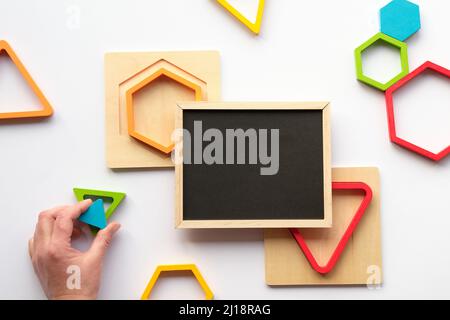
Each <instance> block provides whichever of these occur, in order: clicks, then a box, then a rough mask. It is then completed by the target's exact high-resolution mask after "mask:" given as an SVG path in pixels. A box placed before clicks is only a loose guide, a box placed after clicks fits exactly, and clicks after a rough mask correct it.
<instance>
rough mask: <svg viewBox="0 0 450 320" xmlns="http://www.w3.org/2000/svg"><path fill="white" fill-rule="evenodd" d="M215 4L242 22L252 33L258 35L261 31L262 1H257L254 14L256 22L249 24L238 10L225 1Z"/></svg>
mask: <svg viewBox="0 0 450 320" xmlns="http://www.w3.org/2000/svg"><path fill="white" fill-rule="evenodd" d="M217 2H218V3H219V4H220V5H222V6H223V7H224V8H225V9H227V10H228V11H229V12H230V13H231V14H232V15H233V16H234V17H235V18H236V19H238V20H239V21H240V22H242V23H243V24H244V25H245V26H246V27H247V28H249V29H250V30H251V31H252V32H253V33H255V34H259V31H260V30H261V22H262V17H263V13H264V0H259V4H258V12H257V14H256V21H255V22H251V21H250V20H249V19H247V18H246V17H245V16H244V15H243V14H242V13H241V12H240V11H239V10H237V9H236V8H235V7H234V6H232V5H231V4H230V3H229V2H228V1H227V0H217Z"/></svg>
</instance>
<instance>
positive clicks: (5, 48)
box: [0, 40, 53, 119]
mask: <svg viewBox="0 0 450 320" xmlns="http://www.w3.org/2000/svg"><path fill="white" fill-rule="evenodd" d="M3 52H5V53H6V54H7V55H8V57H9V58H10V59H11V61H12V62H13V63H14V65H15V66H16V68H17V70H19V72H20V74H21V75H22V77H23V78H24V79H25V81H26V82H27V84H28V86H29V87H30V88H31V90H33V92H34V94H35V95H36V96H37V98H38V99H39V102H40V103H41V105H42V109H41V110H35V111H18V112H3V113H0V119H20V118H42V117H49V116H51V115H52V114H53V108H52V107H51V105H50V103H49V102H48V101H47V98H45V96H44V94H43V93H42V91H41V89H39V87H38V86H37V84H36V83H35V82H34V80H33V78H31V75H30V74H29V73H28V71H27V69H25V66H24V65H23V64H22V62H21V61H20V60H19V58H18V57H17V55H16V54H15V52H14V50H13V49H12V48H11V46H10V45H9V44H8V42H6V41H5V40H0V54H2V53H3Z"/></svg>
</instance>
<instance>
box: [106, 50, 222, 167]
mask: <svg viewBox="0 0 450 320" xmlns="http://www.w3.org/2000/svg"><path fill="white" fill-rule="evenodd" d="M158 68H159V69H161V68H164V69H165V70H168V71H170V72H172V73H176V74H177V75H180V76H181V77H183V78H186V79H187V80H189V81H191V82H193V83H195V84H197V85H198V86H199V87H201V89H202V94H203V96H202V100H204V101H209V100H211V101H220V100H221V96H220V56H219V53H218V52H216V51H190V52H131V53H120V52H117V53H107V54H105V97H106V101H105V111H106V162H107V165H108V167H109V168H112V169H115V168H152V167H173V166H174V164H173V163H172V161H171V157H170V155H167V154H164V153H162V152H161V151H159V150H157V149H155V148H153V147H151V146H149V145H146V144H145V143H143V142H141V141H138V140H136V139H134V138H132V137H130V136H129V134H128V125H127V110H126V92H127V91H128V90H129V89H130V88H132V87H133V86H135V85H136V84H137V83H139V82H141V81H143V80H145V79H146V77H149V76H150V75H151V74H154V73H155V71H157V70H158ZM152 86H153V87H152V90H147V91H145V92H143V93H142V94H140V95H139V97H138V98H137V101H136V102H135V104H136V114H135V120H136V122H137V123H136V127H137V128H138V129H139V130H141V132H143V133H144V134H154V135H155V137H157V138H159V139H163V140H164V142H166V141H167V139H168V137H167V136H168V135H169V134H170V131H171V130H172V128H173V127H174V125H175V118H174V112H175V107H176V105H175V102H176V101H189V100H191V98H192V100H193V97H191V94H192V93H191V92H189V90H186V88H183V87H182V86H180V85H179V84H177V83H175V82H173V81H168V80H167V79H159V80H158V81H155V82H154V83H152ZM155 101H156V103H155ZM151 108H159V109H157V110H155V109H151ZM150 112H153V113H152V114H150Z"/></svg>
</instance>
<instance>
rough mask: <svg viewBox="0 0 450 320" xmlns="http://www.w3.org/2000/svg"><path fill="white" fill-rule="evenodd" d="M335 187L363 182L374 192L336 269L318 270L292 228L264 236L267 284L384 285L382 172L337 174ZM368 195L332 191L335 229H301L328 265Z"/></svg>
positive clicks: (346, 170)
mask: <svg viewBox="0 0 450 320" xmlns="http://www.w3.org/2000/svg"><path fill="white" fill-rule="evenodd" d="M332 177H333V182H364V183H366V184H367V185H369V186H370V187H371V189H372V191H373V198H372V201H371V203H370V205H369V207H368V208H367V210H366V212H365V214H364V215H363V217H362V218H361V221H360V222H359V224H358V225H357V227H356V229H355V230H354V232H353V235H352V237H351V238H350V239H349V241H348V243H347V245H346V247H345V249H344V251H343V252H342V254H341V256H340V258H339V260H338V261H337V263H336V265H335V267H334V269H333V270H332V271H331V272H330V273H327V274H325V275H321V274H320V273H318V272H317V271H315V270H314V269H313V268H312V267H311V265H310V263H309V262H308V260H307V259H306V257H305V255H304V253H303V252H302V250H301V249H300V247H299V246H298V244H297V242H296V241H295V240H294V238H293V236H292V235H291V233H290V232H289V230H287V229H268V230H265V231H264V249H265V269H266V283H267V284H268V285H270V286H289V285H366V284H368V283H369V284H371V285H376V284H381V282H382V273H381V270H382V265H381V236H380V182H379V172H378V169H377V168H337V169H333V173H332ZM362 198H363V196H362V195H360V194H357V193H349V192H344V191H343V192H342V193H341V192H335V191H334V192H333V227H332V228H331V229H309V230H305V229H301V231H302V235H303V236H304V238H305V240H306V242H307V244H308V246H309V247H310V249H311V251H312V253H313V254H314V256H315V257H316V260H318V262H319V264H325V263H326V262H327V260H328V259H329V257H330V255H331V253H332V252H333V251H334V249H335V248H336V245H337V242H338V241H339V239H340V238H341V236H342V235H343V233H344V231H345V229H346V228H347V226H348V224H349V221H350V219H351V218H352V217H353V216H354V214H355V212H356V210H357V208H358V206H359V205H360V203H361V201H362Z"/></svg>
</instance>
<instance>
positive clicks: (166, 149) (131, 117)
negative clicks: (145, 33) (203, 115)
mask: <svg viewBox="0 0 450 320" xmlns="http://www.w3.org/2000/svg"><path fill="white" fill-rule="evenodd" d="M162 76H165V77H167V78H169V79H171V80H173V81H175V82H177V83H179V84H181V85H183V86H185V87H186V88H189V89H191V90H192V91H194V93H195V101H201V100H202V96H203V93H202V89H201V87H200V86H198V85H197V84H195V83H193V82H191V81H189V80H187V79H185V78H184V77H182V76H180V75H177V74H175V73H173V72H171V71H169V70H167V69H165V68H161V69H159V70H158V71H156V72H155V73H153V74H151V75H150V76H149V77H147V78H146V79H144V80H142V81H141V82H139V83H138V84H136V85H135V86H133V87H132V88H130V89H129V90H128V91H127V92H126V106H127V118H128V134H129V135H130V136H131V137H133V138H135V139H137V140H139V141H141V142H143V143H145V144H147V145H149V146H151V147H153V148H156V149H158V150H160V151H161V152H163V153H165V154H170V152H172V150H173V148H174V144H173V143H172V144H169V145H165V144H164V143H162V142H160V141H155V139H152V138H149V137H147V136H145V135H144V134H142V133H139V132H138V131H137V130H136V125H135V114H134V106H133V95H134V94H136V93H137V92H138V91H139V90H141V89H143V88H144V87H146V86H148V85H151V83H152V82H154V81H155V80H156V79H158V78H160V77H162Z"/></svg>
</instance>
